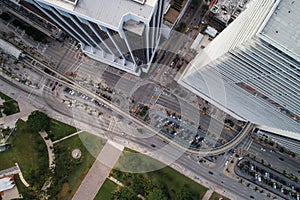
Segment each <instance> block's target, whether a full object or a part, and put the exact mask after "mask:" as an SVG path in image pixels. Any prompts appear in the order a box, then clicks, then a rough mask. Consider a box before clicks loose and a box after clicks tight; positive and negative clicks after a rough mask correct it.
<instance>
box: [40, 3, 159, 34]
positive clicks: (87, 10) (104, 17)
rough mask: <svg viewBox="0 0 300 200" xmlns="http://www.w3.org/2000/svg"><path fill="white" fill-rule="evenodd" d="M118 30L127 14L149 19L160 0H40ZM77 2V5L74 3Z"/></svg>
mask: <svg viewBox="0 0 300 200" xmlns="http://www.w3.org/2000/svg"><path fill="white" fill-rule="evenodd" d="M38 1H41V2H46V3H50V4H52V5H55V6H59V7H62V8H64V9H66V10H70V11H73V12H75V13H78V14H79V15H84V16H88V17H90V18H93V19H95V20H97V21H100V22H102V23H104V24H106V25H107V26H108V27H113V28H118V27H119V25H120V23H121V19H122V17H123V16H125V15H127V14H132V15H136V16H139V17H140V18H144V19H149V18H150V17H151V14H152V11H153V8H154V6H155V4H156V2H157V1H158V0H147V1H145V0H38ZM72 2H75V3H72Z"/></svg>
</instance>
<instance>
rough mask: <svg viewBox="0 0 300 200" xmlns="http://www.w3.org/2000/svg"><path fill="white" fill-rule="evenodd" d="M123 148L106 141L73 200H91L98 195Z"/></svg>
mask: <svg viewBox="0 0 300 200" xmlns="http://www.w3.org/2000/svg"><path fill="white" fill-rule="evenodd" d="M123 149H124V146H122V145H120V144H117V143H115V142H113V141H108V142H107V143H106V144H105V146H104V147H103V149H102V151H101V152H100V154H99V155H98V157H97V159H96V161H95V162H94V164H93V166H92V167H91V168H90V170H89V172H88V174H87V175H86V177H85V178H84V180H83V181H82V183H81V185H80V186H79V188H78V190H77V192H76V193H75V195H74V197H73V200H82V199H85V200H92V199H94V197H95V196H96V194H97V193H98V191H99V189H100V188H101V186H102V184H103V183H104V181H105V179H106V178H107V177H108V175H109V173H110V171H111V169H112V168H113V167H114V165H115V164H116V162H117V161H118V159H119V157H120V155H121V153H122V151H123Z"/></svg>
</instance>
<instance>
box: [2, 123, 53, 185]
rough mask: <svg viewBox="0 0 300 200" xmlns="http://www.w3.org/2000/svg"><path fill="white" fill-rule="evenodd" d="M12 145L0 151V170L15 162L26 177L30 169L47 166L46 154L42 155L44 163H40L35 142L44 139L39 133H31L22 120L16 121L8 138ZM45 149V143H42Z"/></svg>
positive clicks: (13, 164) (36, 169) (11, 165)
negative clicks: (15, 126)
mask: <svg viewBox="0 0 300 200" xmlns="http://www.w3.org/2000/svg"><path fill="white" fill-rule="evenodd" d="M8 143H11V144H12V146H11V147H10V148H9V149H8V150H6V151H4V152H1V153H0V161H1V162H0V170H3V169H6V168H9V167H13V166H15V163H16V162H17V163H18V164H19V166H20V168H21V170H22V172H23V175H24V178H25V179H27V178H28V177H29V176H30V174H31V172H32V170H35V171H38V170H40V169H41V168H42V167H44V166H48V154H45V155H43V158H44V159H43V160H45V161H47V162H46V163H41V162H40V161H41V160H40V159H39V153H38V150H37V148H38V147H37V146H38V145H37V144H38V143H40V144H41V143H43V144H44V141H43V139H42V137H40V135H39V134H33V133H31V132H30V129H29V128H28V126H27V125H26V123H25V122H24V121H22V120H19V121H18V122H17V129H16V130H15V132H14V133H13V134H12V135H11V137H10V138H9V140H8ZM44 148H45V149H46V144H44Z"/></svg>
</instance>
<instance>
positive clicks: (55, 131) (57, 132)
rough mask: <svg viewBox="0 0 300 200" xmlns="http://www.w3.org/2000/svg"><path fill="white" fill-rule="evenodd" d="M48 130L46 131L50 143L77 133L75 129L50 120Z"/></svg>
mask: <svg viewBox="0 0 300 200" xmlns="http://www.w3.org/2000/svg"><path fill="white" fill-rule="evenodd" d="M49 127H50V128H49V130H48V131H47V132H48V134H49V137H50V138H51V140H52V141H55V140H58V139H61V138H63V137H65V136H67V135H70V134H72V133H75V132H77V129H76V128H75V127H73V126H70V125H68V124H65V123H63V122H60V121H57V120H55V119H51V121H50V126H49Z"/></svg>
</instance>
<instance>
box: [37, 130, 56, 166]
mask: <svg viewBox="0 0 300 200" xmlns="http://www.w3.org/2000/svg"><path fill="white" fill-rule="evenodd" d="M40 136H41V137H42V138H43V140H44V142H45V144H46V146H47V151H48V158H49V168H52V167H53V168H54V167H55V164H54V159H55V155H54V152H53V142H52V140H51V139H50V138H49V139H48V140H46V139H45V138H46V137H48V134H47V133H46V132H45V131H43V132H40Z"/></svg>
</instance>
